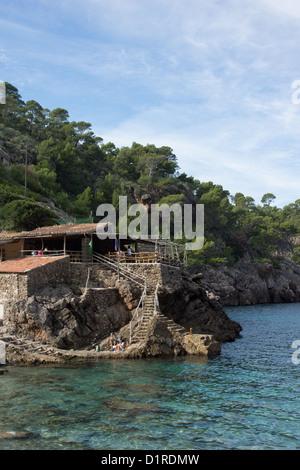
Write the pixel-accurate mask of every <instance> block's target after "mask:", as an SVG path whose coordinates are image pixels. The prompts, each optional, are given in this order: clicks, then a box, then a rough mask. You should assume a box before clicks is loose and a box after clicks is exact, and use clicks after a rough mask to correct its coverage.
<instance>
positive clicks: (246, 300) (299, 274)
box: [200, 258, 300, 306]
mask: <svg viewBox="0 0 300 470" xmlns="http://www.w3.org/2000/svg"><path fill="white" fill-rule="evenodd" d="M202 273H203V278H202V279H201V281H200V282H201V285H202V286H203V287H204V288H205V289H206V290H207V291H208V292H211V293H212V295H213V296H215V297H216V298H218V299H219V300H220V302H221V304H222V305H223V306H233V305H255V304H265V303H289V302H300V266H299V265H298V264H296V263H294V262H293V261H291V260H288V259H286V258H277V259H274V260H273V263H270V262H269V263H249V262H245V261H240V262H238V263H237V264H236V265H234V266H220V267H213V266H209V265H207V266H205V267H203V271H202Z"/></svg>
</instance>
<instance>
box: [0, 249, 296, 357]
mask: <svg viewBox="0 0 300 470" xmlns="http://www.w3.org/2000/svg"><path fill="white" fill-rule="evenodd" d="M112 280H113V285H114V287H112V286H110V287H108V286H106V287H103V288H93V287H91V288H89V289H74V287H72V286H68V285H65V284H62V285H57V286H55V287H50V286H49V287H44V288H42V289H40V290H39V291H37V292H35V294H34V295H32V296H30V297H29V298H28V299H27V300H26V301H24V300H23V301H20V302H19V303H18V304H17V305H16V304H14V305H11V307H9V306H8V308H7V314H6V321H5V325H4V326H3V327H2V330H3V331H5V332H6V333H9V334H12V335H16V337H20V338H25V339H27V340H32V341H39V342H41V343H43V344H47V345H49V346H50V347H53V348H55V350H56V353H55V354H53V355H50V356H49V355H46V354H43V352H36V353H35V352H34V353H27V352H26V350H24V349H23V350H22V348H18V347H17V346H14V345H13V344H11V345H7V348H6V355H7V363H9V364H16V363H23V364H37V363H39V364H43V363H62V362H64V363H69V362H83V361H91V360H92V361H93V360H97V359H100V358H101V359H112V358H114V359H120V358H124V359H125V358H126V359H132V358H146V357H163V356H169V357H170V356H180V355H186V354H191V355H193V354H197V355H198V356H203V357H206V358H210V357H216V356H217V355H219V354H220V353H221V344H222V343H223V342H228V341H234V340H235V339H236V338H237V337H238V336H239V334H240V333H241V331H242V326H241V325H239V324H238V323H236V322H234V321H232V320H231V319H229V317H228V316H227V314H226V313H225V312H224V310H223V307H226V306H237V305H241V306H242V305H256V304H265V303H288V302H300V266H299V265H297V264H295V263H293V262H292V261H290V260H288V259H286V258H280V259H278V258H277V259H276V260H274V261H273V263H249V262H246V261H240V262H239V263H237V264H236V265H234V266H218V267H214V266H209V265H207V266H205V267H204V268H203V270H202V272H201V273H199V272H197V273H194V274H192V273H189V272H187V271H183V270H181V271H180V272H178V274H176V276H175V275H173V276H172V275H170V276H168V277H167V278H166V279H165V282H164V283H163V284H162V285H160V287H159V289H158V299H159V305H160V312H158V313H157V314H155V315H154V316H153V318H152V319H151V321H150V322H149V323H148V324H147V331H145V337H144V338H143V339H142V340H140V341H137V342H134V344H130V342H129V337H130V331H129V330H130V328H129V322H130V319H131V318H132V316H133V313H134V311H135V307H136V303H137V298H138V295H137V292H136V289H135V288H134V287H133V286H132V285H131V284H130V283H129V282H127V281H126V280H124V279H123V280H119V281H117V280H116V279H112ZM174 325H175V328H174ZM177 327H178V328H177ZM99 331H101V332H102V337H101V335H99ZM109 331H118V332H119V334H120V335H122V338H123V339H124V340H125V342H126V345H127V347H126V349H125V351H124V352H121V353H116V352H114V351H112V350H111V348H110V344H109V333H108V332H109ZM95 345H99V347H98V349H95Z"/></svg>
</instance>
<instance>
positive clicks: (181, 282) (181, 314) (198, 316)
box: [158, 272, 242, 342]
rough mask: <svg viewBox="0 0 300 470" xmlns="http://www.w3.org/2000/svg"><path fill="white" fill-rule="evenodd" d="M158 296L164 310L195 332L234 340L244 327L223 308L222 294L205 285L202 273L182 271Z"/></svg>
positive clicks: (217, 338) (223, 339) (162, 288)
mask: <svg viewBox="0 0 300 470" xmlns="http://www.w3.org/2000/svg"><path fill="white" fill-rule="evenodd" d="M158 297H159V304H160V309H161V311H162V313H164V315H166V316H167V317H169V318H171V319H173V320H174V321H175V322H176V323H178V324H180V325H182V326H184V327H185V328H186V329H187V330H188V331H190V329H192V332H193V334H208V335H213V336H214V338H215V339H216V340H217V341H219V342H225V341H233V340H234V339H235V338H236V337H237V336H238V335H239V333H240V332H241V330H242V327H241V326H240V325H239V324H238V323H237V322H235V321H232V320H230V319H229V317H228V316H227V315H226V313H225V312H224V311H223V309H222V306H221V304H220V302H219V299H218V297H217V296H216V295H214V294H213V293H209V292H208V291H207V290H206V288H205V286H203V285H202V276H201V275H198V276H193V277H192V276H191V275H190V274H189V273H187V272H182V274H181V277H180V278H178V279H176V280H172V279H169V280H167V281H166V283H165V284H164V285H163V286H160V288H159V291H158Z"/></svg>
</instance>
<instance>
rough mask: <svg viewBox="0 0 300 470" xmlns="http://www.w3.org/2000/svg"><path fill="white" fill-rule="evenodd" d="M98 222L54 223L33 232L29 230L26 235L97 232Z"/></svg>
mask: <svg viewBox="0 0 300 470" xmlns="http://www.w3.org/2000/svg"><path fill="white" fill-rule="evenodd" d="M97 225H98V224H67V225H52V226H50V227H40V228H37V229H35V230H32V231H31V232H27V234H26V236H30V237H35V236H39V235H41V236H43V235H64V234H69V235H71V234H74V235H76V234H81V233H94V232H96V228H97Z"/></svg>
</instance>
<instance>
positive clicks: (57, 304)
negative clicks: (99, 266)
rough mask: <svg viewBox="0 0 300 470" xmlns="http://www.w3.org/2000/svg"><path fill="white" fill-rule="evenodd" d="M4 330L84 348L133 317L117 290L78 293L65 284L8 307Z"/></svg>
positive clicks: (61, 344)
mask: <svg viewBox="0 0 300 470" xmlns="http://www.w3.org/2000/svg"><path fill="white" fill-rule="evenodd" d="M5 317H6V318H5V327H6V330H8V331H9V332H11V333H17V334H19V335H21V336H23V337H26V338H29V339H34V340H38V341H41V342H43V343H46V344H50V345H52V346H54V347H57V348H61V349H69V348H81V347H85V346H87V345H90V344H91V343H92V342H93V341H96V340H97V339H98V337H99V334H100V335H103V334H105V332H107V334H109V332H110V331H111V330H112V329H115V330H118V329H119V328H120V327H122V326H123V325H124V324H126V323H127V322H128V321H129V319H130V314H129V312H128V310H127V309H126V307H125V305H124V303H123V302H122V301H121V299H120V297H119V294H118V291H117V290H116V289H89V290H88V291H86V292H84V293H83V294H80V293H78V294H75V293H74V292H73V291H72V290H71V289H70V288H69V287H67V286H65V285H61V286H57V287H56V288H53V287H47V288H43V289H41V290H40V291H38V292H36V294H35V295H34V296H31V297H29V298H28V301H27V302H26V301H21V302H19V303H18V304H17V305H16V304H11V305H8V307H7V311H6V315H5Z"/></svg>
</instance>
